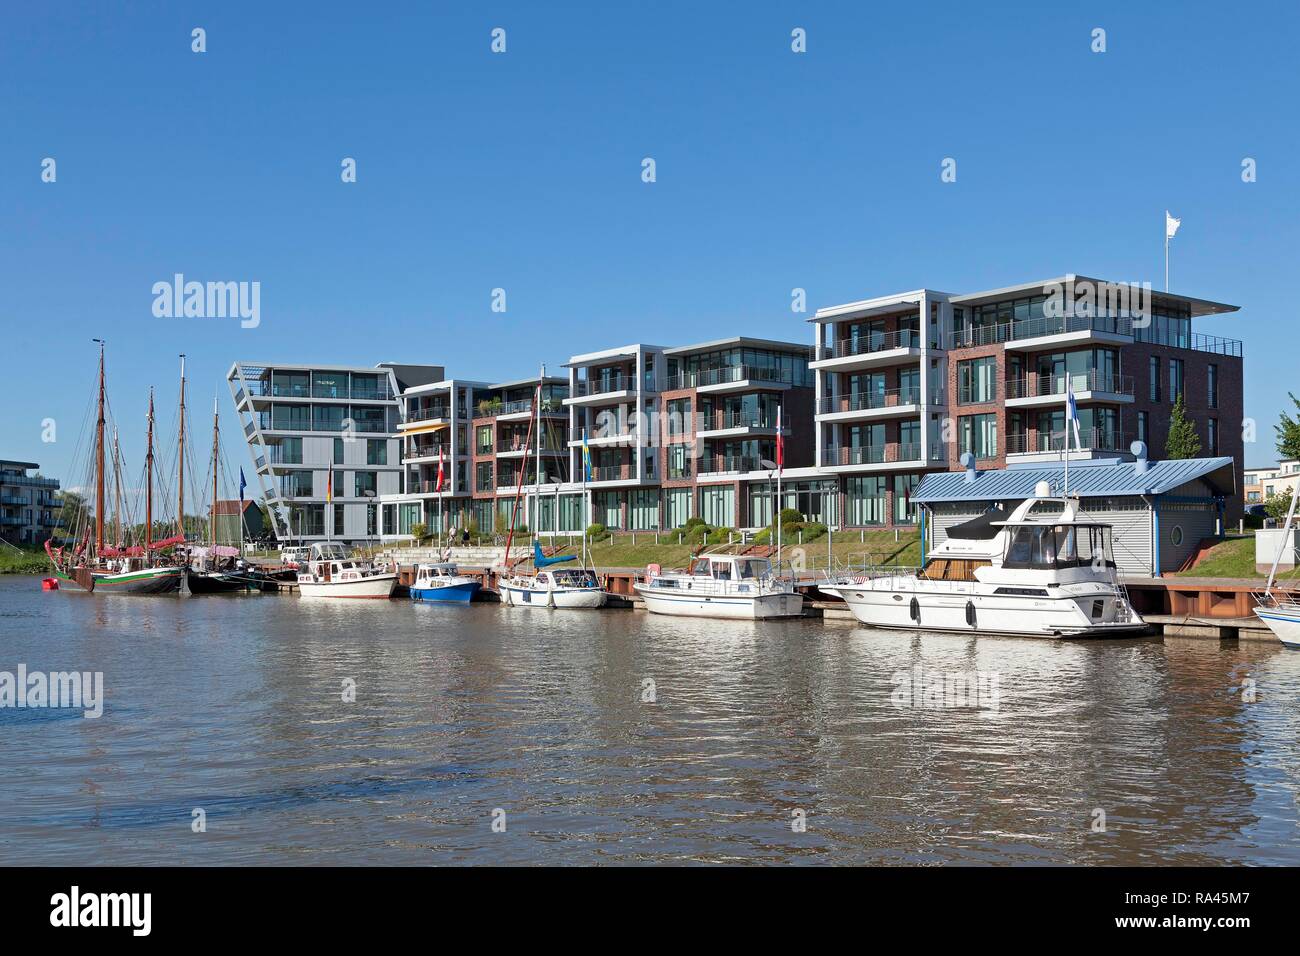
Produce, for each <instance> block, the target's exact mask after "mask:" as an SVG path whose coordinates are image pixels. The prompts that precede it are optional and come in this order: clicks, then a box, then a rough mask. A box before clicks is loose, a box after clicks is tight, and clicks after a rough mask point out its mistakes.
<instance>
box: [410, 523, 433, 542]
mask: <svg viewBox="0 0 1300 956" xmlns="http://www.w3.org/2000/svg"><path fill="white" fill-rule="evenodd" d="M411 535H412V536H413V537H414V538H415V543H416V544H419V543H420V542H421V541H423V540H424V539H425V538H427V537H428V536H429V526H428V525H427V524H425V523H424V522H423V521H417V522H416V523H415V524H413V525H411Z"/></svg>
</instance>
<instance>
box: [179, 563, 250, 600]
mask: <svg viewBox="0 0 1300 956" xmlns="http://www.w3.org/2000/svg"><path fill="white" fill-rule="evenodd" d="M187 573H188V575H189V585H190V593H191V594H236V593H238V592H240V591H247V590H248V589H249V588H251V587H254V586H255V585H254V584H252V583H251V582H249V581H247V580H245V579H244V578H242V577H240V576H239V575H237V574H233V573H227V572H225V571H195V570H194V569H193V568H191V569H190V570H189V571H188V572H187Z"/></svg>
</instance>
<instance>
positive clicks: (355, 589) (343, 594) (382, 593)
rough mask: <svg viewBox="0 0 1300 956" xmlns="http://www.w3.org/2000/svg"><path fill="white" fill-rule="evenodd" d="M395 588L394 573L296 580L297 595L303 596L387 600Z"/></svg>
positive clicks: (395, 579)
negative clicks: (327, 579)
mask: <svg viewBox="0 0 1300 956" xmlns="http://www.w3.org/2000/svg"><path fill="white" fill-rule="evenodd" d="M396 588H397V575H396V574H376V575H371V576H370V577H365V578H362V579H360V580H358V581H318V582H313V583H310V584H309V583H306V582H303V581H299V582H298V596H299V597H304V598H311V599H318V598H347V599H351V600H366V599H369V600H387V599H388V598H390V597H392V596H393V591H394V590H395V589H396Z"/></svg>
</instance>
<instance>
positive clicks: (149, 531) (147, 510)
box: [144, 388, 153, 561]
mask: <svg viewBox="0 0 1300 956" xmlns="http://www.w3.org/2000/svg"><path fill="white" fill-rule="evenodd" d="M145 442H146V444H145V453H144V470H145V479H144V556H145V560H146V561H147V560H148V558H149V552H150V551H152V550H153V389H152V388H150V389H149V430H148V433H147V437H146V439H145Z"/></svg>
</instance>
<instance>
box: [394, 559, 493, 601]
mask: <svg viewBox="0 0 1300 956" xmlns="http://www.w3.org/2000/svg"><path fill="white" fill-rule="evenodd" d="M482 586H483V585H482V583H481V582H480V581H478V580H477V579H475V578H471V577H468V576H467V575H464V574H460V573H459V570H458V569H457V567H456V565H454V564H450V563H442V564H421V565H418V566H417V567H416V569H415V581H414V582H412V584H411V587H410V591H411V600H412V601H421V602H430V601H436V602H439V603H443V604H468V603H469V602H470V601H472V600H474V595H475V594H477V593H478V591H479V589H480V588H481V587H482Z"/></svg>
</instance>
